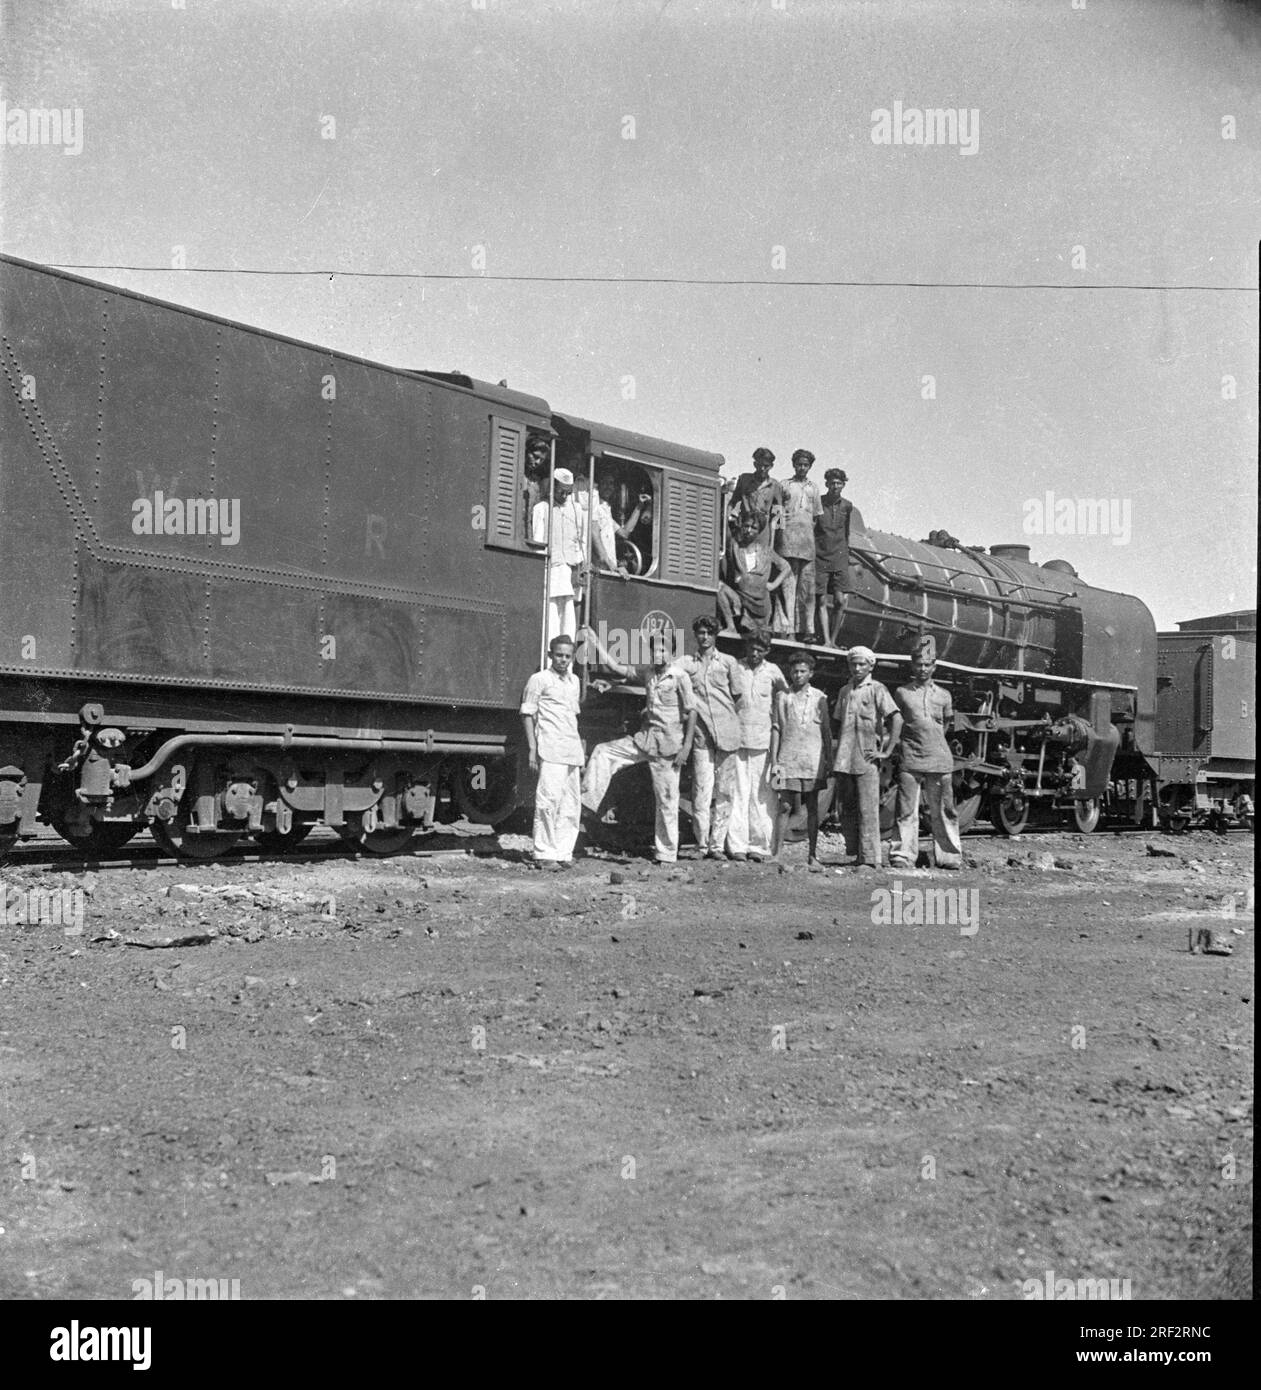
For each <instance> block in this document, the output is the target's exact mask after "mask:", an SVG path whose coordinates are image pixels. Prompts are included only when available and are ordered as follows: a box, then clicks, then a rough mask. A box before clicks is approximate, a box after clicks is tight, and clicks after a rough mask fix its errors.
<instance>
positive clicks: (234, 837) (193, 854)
mask: <svg viewBox="0 0 1261 1390" xmlns="http://www.w3.org/2000/svg"><path fill="white" fill-rule="evenodd" d="M188 820H189V817H188V813H187V812H186V811H181V812H180V813H179V814H178V815H177V816H176V817H175V819H174V820H155V821H154V822H153V824H152V825H151V826H150V827H149V830H150V833H151V834H152V836H153V838H154V839H155V840H156V841H157V842H158V844H160V845H161V846H162V848H163V849H164V850H167V851H168V852H169V853H171V854H174V855H177V856H178V857H179V858H180V859H200V860H206V859H218V858H220V857H221V856H222V855H225V854H227V853H228V851H229V850H231V849H232V848H233V847H234V846H235V844H236V843H237V841H238V840H239V839H240V838H241V831H239V830H211V831H208V832H206V833H205V834H197V833H193V834H190V833H189V830H188Z"/></svg>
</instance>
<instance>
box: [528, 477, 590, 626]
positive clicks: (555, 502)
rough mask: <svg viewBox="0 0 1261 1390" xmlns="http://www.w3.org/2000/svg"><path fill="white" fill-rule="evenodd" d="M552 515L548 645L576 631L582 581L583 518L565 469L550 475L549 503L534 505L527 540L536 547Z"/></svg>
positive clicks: (542, 542) (542, 540) (542, 541)
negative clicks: (576, 600) (577, 580)
mask: <svg viewBox="0 0 1261 1390" xmlns="http://www.w3.org/2000/svg"><path fill="white" fill-rule="evenodd" d="M549 512H550V513H551V542H552V549H551V559H550V561H549V563H548V571H547V642H548V644H549V646H550V644H551V640H552V638H553V637H570V638H572V637H573V636H575V634H576V633H577V631H578V623H577V618H576V615H575V612H574V596H575V594H576V592H577V585H576V584H575V582H574V581H575V578H581V574H582V566H583V563H584V561H585V559H586V541H585V535H584V529H585V521H586V518H585V517H584V516H583V515H582V512H581V510H580V509H579V507H578V503H577V502H576V501H575V500H574V475H573V474H572V473H571V472H570V471H569V469H568V468H558V469H556V471H555V472H554V473H553V474H552V501H551V503H550V504H549V503H548V501H547V499H546V498H544V499H543V500H542V501H541V502H538V503H536V504H535V507H534V515H533V516H532V517H531V518H530V539H531V541H532V542H533V544H534V545H536V546H544V545H546V544H547V542H548V513H549Z"/></svg>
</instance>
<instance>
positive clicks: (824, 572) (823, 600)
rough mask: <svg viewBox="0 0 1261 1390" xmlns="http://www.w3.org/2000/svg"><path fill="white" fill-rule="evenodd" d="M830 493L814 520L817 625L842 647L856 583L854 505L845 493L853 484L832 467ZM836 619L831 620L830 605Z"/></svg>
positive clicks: (826, 478)
mask: <svg viewBox="0 0 1261 1390" xmlns="http://www.w3.org/2000/svg"><path fill="white" fill-rule="evenodd" d="M823 481H824V482H825V483H826V484H827V491H826V492H825V493H824V494H823V503H822V507H821V510H820V513H819V515H818V516H816V517H815V519H814V538H815V550H814V554H815V573H814V593H815V622H816V624H817V625H818V628H819V637H820V638H821V639H822V641H823V642H824V643H825V645H827V646H829V647H839V646H840V639H841V626H842V624H843V623H844V621H845V613H846V610H847V609H848V608H849V596H850V594H851V593H852V592H853V588H854V581H853V579H852V578H851V577H850V572H849V527H850V515H851V513H852V512H853V510H854V504H853V503H852V502H851V501H850V500H849V498H848V497H842V496H841V493H842V491H843V489H844V487H845V484H846V483H847V482H848V481H849V478H848V477H847V475H846V473H845V470H844V469H842V468H829V469H828V471H827V472H826V473H825V474H824V475H823ZM829 600H831V603H832V618H831V621H830V622H829V620H828V602H829Z"/></svg>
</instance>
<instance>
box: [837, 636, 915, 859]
mask: <svg viewBox="0 0 1261 1390" xmlns="http://www.w3.org/2000/svg"><path fill="white" fill-rule="evenodd" d="M875 667H876V654H875V653H874V652H873V651H872V650H871V648H870V647H851V648H850V649H849V670H850V677H849V683H848V684H847V685H843V686H842V687H841V691H840V694H839V695H838V696H837V697H836V708H835V709H834V711H833V717H834V718H835V720H836V737H835V747H836V761H835V764H834V766H835V770H836V774H837V776H836V795H837V801H838V803H839V806H840V817H841V831H842V833H843V834H844V836H845V852H846V854H853V855H855V856H856V859H855V861H854V862H855V867H857V868H863V867H865V866H870V867H871V868H873V869H878V868H880V867H881V864H880V764H881V762H883V761H884V759H885V758H887V757H888V756H889V750H890V749H891V748H892V747H893V745H894V744H895V743H897V741H898V735H899V733H900V732H901V729H902V716H901V715H900V714H899V713H898V707H897V705H896V704H895V703H894V700H893V696H892V695H890V694H889V692H888V690H887V689H886V688H885V687H884V686H883V685H882V684H881V683H880V682H879V681H877V680H872V678H871V673H872V671H874V670H875Z"/></svg>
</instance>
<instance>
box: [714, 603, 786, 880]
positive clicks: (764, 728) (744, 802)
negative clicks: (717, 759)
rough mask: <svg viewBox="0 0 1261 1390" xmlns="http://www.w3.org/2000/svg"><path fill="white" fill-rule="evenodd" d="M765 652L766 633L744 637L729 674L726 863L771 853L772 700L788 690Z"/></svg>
mask: <svg viewBox="0 0 1261 1390" xmlns="http://www.w3.org/2000/svg"><path fill="white" fill-rule="evenodd" d="M770 650H771V636H770V633H769V632H767V631H766V630H765V629H764V628H758V629H755V630H754V631H753V632H750V633H749V635H748V636H747V637H746V638H745V641H744V657H743V659H742V660H741V661H739V662H737V663H736V669H735V672H734V673H733V677H734V684H735V688H736V692H737V694H738V696H739V716H740V747H739V748H738V749H737V750H736V752H735V755H734V756H735V775H734V778H733V784H734V785H733V787H732V795H731V820H730V822H729V824H728V826H727V857H728V858H729V859H735V860H738V861H740V860H746V859H752V860H754V861H755V862H756V863H761V862H762V861H764V860H766V859H769V858H770V857H771V854H772V852H773V851H772V845H771V838H772V836H773V834H774V830H775V815H776V812H777V811H778V809H779V794H778V793H777V792H776V791H775V790H774V788H773V787H772V786H771V777H770V767H769V765H768V763H767V754H768V753H769V751H770V747H771V721H772V719H773V718H774V711H775V696H776V695H777V694H778V693H779V692H780V691H781V690H787V689H788V681H787V679H786V678H785V676H784V673H783V672H782V671H781V670H780V669H779V667H778V666H773V665H772V664H771V663H770V662H769V661H767V659H766V658H767V656H768V655H769V653H770Z"/></svg>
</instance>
